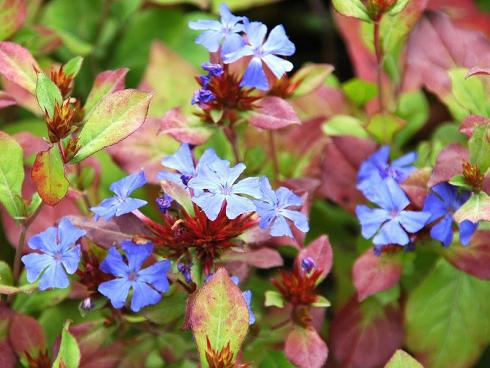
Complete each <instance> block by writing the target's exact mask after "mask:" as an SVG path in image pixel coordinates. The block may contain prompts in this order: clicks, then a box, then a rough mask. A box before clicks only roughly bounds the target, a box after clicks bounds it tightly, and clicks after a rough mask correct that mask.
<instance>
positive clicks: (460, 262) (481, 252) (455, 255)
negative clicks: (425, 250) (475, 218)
mask: <svg viewBox="0 0 490 368" xmlns="http://www.w3.org/2000/svg"><path fill="white" fill-rule="evenodd" d="M443 255H444V257H445V258H446V259H447V260H448V261H449V262H450V263H451V264H452V265H453V266H454V267H456V268H458V269H460V270H461V271H464V272H466V273H467V274H470V275H472V276H475V277H478V278H480V279H482V280H490V267H489V266H488V265H490V231H477V232H476V233H475V234H474V235H473V237H472V238H471V242H470V244H469V245H468V246H466V247H463V246H460V245H459V244H453V245H452V246H451V247H450V248H448V249H444V251H443Z"/></svg>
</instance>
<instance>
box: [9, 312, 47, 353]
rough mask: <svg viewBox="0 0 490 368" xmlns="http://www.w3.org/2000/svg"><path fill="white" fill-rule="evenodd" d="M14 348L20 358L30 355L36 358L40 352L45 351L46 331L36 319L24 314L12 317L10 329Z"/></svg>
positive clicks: (10, 337)
mask: <svg viewBox="0 0 490 368" xmlns="http://www.w3.org/2000/svg"><path fill="white" fill-rule="evenodd" d="M9 339H10V343H11V344H12V348H13V350H14V351H15V353H16V354H17V355H19V356H24V354H25V353H29V355H31V356H32V357H36V356H37V354H38V352H39V351H40V350H43V349H45V347H46V342H45V339H44V331H43V329H42V327H41V325H40V324H39V322H37V321H36V320H35V319H34V318H32V317H30V316H26V315H23V314H16V315H14V316H13V317H12V320H11V323H10V329H9Z"/></svg>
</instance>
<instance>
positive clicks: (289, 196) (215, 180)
mask: <svg viewBox="0 0 490 368" xmlns="http://www.w3.org/2000/svg"><path fill="white" fill-rule="evenodd" d="M162 165H164V166H166V167H168V168H171V169H173V170H175V171H176V172H166V171H162V172H160V173H159V174H158V177H159V178H160V179H162V180H171V181H174V182H176V183H178V184H179V185H182V186H184V187H185V188H188V189H190V190H191V195H192V200H193V202H194V203H196V204H197V205H198V206H199V207H200V208H201V209H202V210H203V212H204V213H205V214H206V216H207V217H208V218H209V219H210V220H212V221H214V220H216V218H217V217H218V215H219V213H220V212H221V210H222V208H223V206H226V208H225V214H226V217H227V218H229V219H230V220H233V219H236V218H237V217H238V216H240V215H242V214H246V213H251V212H256V213H257V214H258V216H259V217H260V223H259V226H260V227H261V228H263V229H267V228H269V229H270V233H271V235H272V236H289V237H293V234H292V232H291V229H290V225H289V223H288V220H289V221H291V222H293V223H294V225H295V226H296V227H297V228H298V229H299V230H301V231H303V232H308V230H309V227H308V220H307V218H306V216H305V215H304V214H303V213H301V212H299V211H297V210H295V209H294V208H297V207H300V206H301V205H302V204H303V202H302V200H301V198H299V197H298V196H297V195H295V194H294V193H293V192H292V191H291V190H289V189H287V188H284V187H281V188H279V189H277V190H276V191H273V190H272V188H271V185H270V183H269V181H268V179H267V178H266V177H261V178H257V177H249V178H245V179H242V180H238V179H239V177H240V175H241V174H242V173H243V171H244V170H245V165H244V164H243V163H239V164H237V165H235V166H233V167H232V166H231V165H230V162H229V161H226V160H222V159H221V158H219V157H218V156H217V155H216V152H215V151H214V150H212V149H208V150H206V151H205V152H204V153H203V155H202V156H201V159H200V160H199V162H198V163H197V165H195V164H194V159H193V157H192V152H191V149H190V147H189V146H188V145H187V144H183V145H182V146H181V147H180V148H179V149H178V150H177V152H176V153H175V154H174V155H172V156H169V157H166V158H165V159H164V160H163V161H162Z"/></svg>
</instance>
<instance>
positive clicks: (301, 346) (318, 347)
mask: <svg viewBox="0 0 490 368" xmlns="http://www.w3.org/2000/svg"><path fill="white" fill-rule="evenodd" d="M284 352H285V354H286V357H287V358H288V359H289V360H290V361H291V362H292V363H293V364H294V365H295V366H296V367H299V368H321V367H323V365H324V364H325V362H326V360H327V357H328V348H327V344H326V343H325V341H323V339H322V338H321V337H320V336H319V335H318V332H316V330H315V329H314V328H312V327H310V328H304V327H300V326H295V327H293V330H292V331H291V332H290V333H289V334H288V336H287V338H286V344H285V346H284Z"/></svg>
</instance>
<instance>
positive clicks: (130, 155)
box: [107, 118, 179, 184]
mask: <svg viewBox="0 0 490 368" xmlns="http://www.w3.org/2000/svg"><path fill="white" fill-rule="evenodd" d="M161 126H162V122H161V121H160V120H159V119H155V118H147V119H146V121H145V123H144V124H143V125H142V126H141V128H139V129H138V130H137V131H136V132H134V133H133V134H131V135H130V136H129V137H128V138H126V139H124V140H123V141H121V142H119V143H117V144H115V145H113V146H111V147H109V148H108V149H107V152H109V154H110V155H111V156H112V159H113V160H114V161H115V162H116V163H117V164H118V165H119V166H121V167H122V168H123V169H124V170H125V171H127V172H136V171H139V170H141V169H143V170H144V171H145V175H146V177H147V179H148V181H149V182H150V183H154V184H157V183H158V179H157V177H156V176H157V173H158V172H159V171H162V168H163V167H162V165H161V163H160V162H161V161H162V159H163V158H164V157H165V156H168V155H170V154H172V153H174V152H175V151H176V150H177V149H178V148H179V143H178V142H177V141H175V140H174V139H173V138H172V137H169V136H168V135H164V134H160V131H161Z"/></svg>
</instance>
